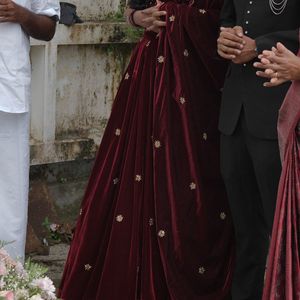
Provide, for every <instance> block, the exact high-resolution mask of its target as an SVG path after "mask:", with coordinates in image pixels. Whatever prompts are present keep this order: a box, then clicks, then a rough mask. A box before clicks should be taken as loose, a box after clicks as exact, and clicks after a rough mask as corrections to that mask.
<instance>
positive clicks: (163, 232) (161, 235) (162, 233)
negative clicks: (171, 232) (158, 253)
mask: <svg viewBox="0 0 300 300" xmlns="http://www.w3.org/2000/svg"><path fill="white" fill-rule="evenodd" d="M158 236H159V237H160V238H163V237H165V236H166V232H165V231H164V230H160V231H159V232H158Z"/></svg>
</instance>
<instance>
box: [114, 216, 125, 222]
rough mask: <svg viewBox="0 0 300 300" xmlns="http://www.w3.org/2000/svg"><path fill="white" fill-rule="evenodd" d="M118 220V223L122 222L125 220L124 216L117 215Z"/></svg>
mask: <svg viewBox="0 0 300 300" xmlns="http://www.w3.org/2000/svg"><path fill="white" fill-rule="evenodd" d="M116 220H117V222H118V223H122V222H123V220H124V217H123V216H122V215H118V216H117V217H116Z"/></svg>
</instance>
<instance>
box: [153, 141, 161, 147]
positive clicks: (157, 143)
mask: <svg viewBox="0 0 300 300" xmlns="http://www.w3.org/2000/svg"><path fill="white" fill-rule="evenodd" d="M154 147H155V148H160V147H161V142H160V141H158V140H157V141H155V142H154Z"/></svg>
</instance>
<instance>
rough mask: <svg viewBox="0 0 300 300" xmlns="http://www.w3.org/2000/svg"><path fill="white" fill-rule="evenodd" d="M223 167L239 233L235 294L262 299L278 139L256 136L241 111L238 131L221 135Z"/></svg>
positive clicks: (239, 297) (245, 299)
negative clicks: (265, 138) (248, 127)
mask: <svg viewBox="0 0 300 300" xmlns="http://www.w3.org/2000/svg"><path fill="white" fill-rule="evenodd" d="M221 169H222V174H223V178H224V181H225V185H226V188H227V193H228V197H229V203H230V207H231V212H232V216H233V221H234V227H235V236H236V251H237V254H236V255H237V256H236V267H235V274H234V279H233V286H232V299H233V300H260V299H261V297H262V290H263V282H264V273H265V266H266V258H267V252H268V247H269V236H270V233H271V230H272V225H273V217H274V211H275V205H276V197H277V188H278V182H279V177H280V172H281V164H280V157H279V149H278V141H277V140H264V139H259V138H256V137H254V136H252V135H251V134H250V133H249V131H248V130H247V124H246V121H245V116H244V114H242V116H241V119H240V121H239V124H238V127H237V129H236V131H235V133H234V134H233V135H231V136H226V135H222V137H221Z"/></svg>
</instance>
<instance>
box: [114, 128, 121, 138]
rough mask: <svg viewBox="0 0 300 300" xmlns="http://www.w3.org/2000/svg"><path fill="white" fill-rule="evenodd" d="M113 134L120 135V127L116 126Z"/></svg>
mask: <svg viewBox="0 0 300 300" xmlns="http://www.w3.org/2000/svg"><path fill="white" fill-rule="evenodd" d="M115 135H116V136H120V135H121V129H120V128H117V129H116V131H115Z"/></svg>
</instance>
